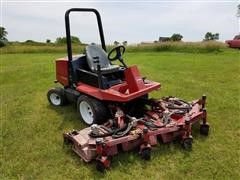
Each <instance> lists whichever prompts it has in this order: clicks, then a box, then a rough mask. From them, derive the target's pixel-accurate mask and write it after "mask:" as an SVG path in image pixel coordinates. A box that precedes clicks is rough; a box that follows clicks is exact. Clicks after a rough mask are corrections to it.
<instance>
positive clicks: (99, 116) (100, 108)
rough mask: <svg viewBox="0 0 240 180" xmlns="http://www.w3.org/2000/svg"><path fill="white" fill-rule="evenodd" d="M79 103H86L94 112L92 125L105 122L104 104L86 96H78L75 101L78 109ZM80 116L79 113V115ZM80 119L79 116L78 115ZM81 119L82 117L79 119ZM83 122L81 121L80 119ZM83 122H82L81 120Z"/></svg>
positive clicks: (105, 111) (105, 110) (105, 109)
mask: <svg viewBox="0 0 240 180" xmlns="http://www.w3.org/2000/svg"><path fill="white" fill-rule="evenodd" d="M81 101H86V102H88V103H89V104H90V105H91V106H92V109H93V111H94V114H95V115H94V116H95V118H94V120H93V124H100V123H102V122H103V120H105V118H106V116H107V108H106V106H105V104H104V103H103V102H101V101H99V100H97V99H95V98H92V97H89V96H86V95H80V96H79V98H78V101H77V108H78V109H79V105H80V102H81ZM79 114H80V113H79ZM80 117H81V115H80ZM81 119H82V117H81ZM82 120H83V119H82ZM83 122H84V120H83Z"/></svg>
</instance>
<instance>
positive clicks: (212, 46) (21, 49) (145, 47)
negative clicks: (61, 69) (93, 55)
mask: <svg viewBox="0 0 240 180" xmlns="http://www.w3.org/2000/svg"><path fill="white" fill-rule="evenodd" d="M113 47H114V46H108V47H107V49H108V50H109V49H111V48H113ZM72 48H73V52H74V53H77V54H79V53H82V52H84V49H85V45H73V46H72ZM126 48H127V51H128V52H148V51H153V52H161V51H170V52H189V53H199V52H200V53H207V52H221V51H223V50H224V49H226V48H227V46H226V44H224V43H221V42H213V41H212V42H211V41H210V42H162V43H154V44H139V45H128V46H127V47H126ZM1 52H2V53H3V54H7V53H9V54H10V53H65V52H66V45H56V44H45V45H44V44H41V45H34V44H24V43H23V44H9V45H8V46H6V47H3V48H1Z"/></svg>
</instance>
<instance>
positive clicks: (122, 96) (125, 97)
mask: <svg viewBox="0 0 240 180" xmlns="http://www.w3.org/2000/svg"><path fill="white" fill-rule="evenodd" d="M121 86H122V87H125V86H126V83H123V84H121V85H116V87H117V88H115V86H113V87H111V88H109V89H106V90H102V89H98V88H95V87H93V86H89V85H87V84H83V83H78V85H77V88H76V89H77V90H78V91H80V92H82V93H85V94H88V95H90V96H93V97H95V98H97V99H100V100H105V101H116V102H128V101H130V100H133V99H135V98H138V97H141V96H143V95H144V94H147V93H150V92H152V91H153V90H157V89H159V88H160V83H157V82H151V83H149V84H146V85H145V88H143V89H141V90H139V91H136V92H134V93H122V92H119V91H118V90H119V89H121Z"/></svg>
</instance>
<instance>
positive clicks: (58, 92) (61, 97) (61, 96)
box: [47, 87, 67, 107]
mask: <svg viewBox="0 0 240 180" xmlns="http://www.w3.org/2000/svg"><path fill="white" fill-rule="evenodd" d="M47 98H48V101H49V103H50V104H51V105H53V106H56V107H58V106H63V105H65V104H66V102H67V99H66V97H65V93H64V90H63V89H62V88H60V87H56V88H52V89H50V90H49V91H48V93H47Z"/></svg>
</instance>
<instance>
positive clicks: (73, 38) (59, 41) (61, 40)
mask: <svg viewBox="0 0 240 180" xmlns="http://www.w3.org/2000/svg"><path fill="white" fill-rule="evenodd" d="M55 42H56V43H57V44H66V43H67V38H66V37H58V38H57V39H56V41H55ZM71 42H72V43H81V41H80V39H79V38H78V37H76V36H71Z"/></svg>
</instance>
